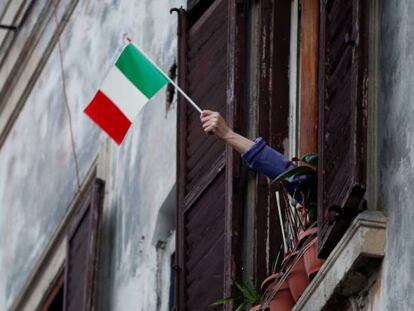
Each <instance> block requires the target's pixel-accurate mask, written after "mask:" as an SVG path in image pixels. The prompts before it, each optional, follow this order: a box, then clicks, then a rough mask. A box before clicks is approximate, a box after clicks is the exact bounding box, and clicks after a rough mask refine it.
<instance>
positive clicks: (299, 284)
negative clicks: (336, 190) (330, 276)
mask: <svg viewBox="0 0 414 311" xmlns="http://www.w3.org/2000/svg"><path fill="white" fill-rule="evenodd" d="M291 162H296V163H298V164H299V163H301V164H302V165H296V166H293V167H291V168H290V169H288V170H286V171H285V172H283V173H282V174H280V175H279V176H277V177H276V178H275V179H274V180H273V183H276V184H278V185H279V186H280V188H281V189H282V195H283V198H284V199H285V206H286V210H285V216H286V220H287V222H288V223H289V225H288V226H287V228H288V230H289V231H290V232H288V233H289V235H290V236H291V237H292V240H293V242H291V243H290V244H289V245H288V243H285V244H286V246H285V248H290V250H289V252H288V251H287V250H285V252H286V253H289V256H287V258H286V261H289V260H287V259H288V258H289V257H292V256H293V254H296V255H295V256H296V257H297V258H296V260H293V262H294V264H293V266H292V267H291V269H290V274H291V276H290V277H289V278H288V280H290V281H291V282H290V285H291V292H292V296H293V298H294V299H295V300H297V299H298V298H299V297H300V294H301V293H302V292H303V290H304V288H306V286H307V285H306V286H305V284H306V280H305V279H304V277H303V273H302V271H303V270H305V271H306V274H307V277H308V279H312V278H313V277H314V275H315V274H316V273H317V271H319V268H320V267H321V265H322V264H323V261H322V260H320V259H318V258H317V232H318V228H317V226H316V222H317V163H318V155H317V154H316V153H309V154H306V155H305V156H303V157H302V158H301V159H299V158H293V159H292V161H291ZM286 181H288V182H289V186H291V187H290V191H289V192H290V200H289V199H288V193H287V190H286V187H285V184H286V183H285V182H286ZM292 185H293V190H292ZM277 196H279V195H278V194H277ZM278 204H280V203H279V202H278ZM279 211H280V207H279ZM279 218H282V213H281V212H279ZM281 225H282V233H283V234H284V235H286V233H284V231H286V230H285V226H283V224H282V223H281ZM284 239H285V238H284ZM288 246H290V247H288ZM291 261H292V260H291Z"/></svg>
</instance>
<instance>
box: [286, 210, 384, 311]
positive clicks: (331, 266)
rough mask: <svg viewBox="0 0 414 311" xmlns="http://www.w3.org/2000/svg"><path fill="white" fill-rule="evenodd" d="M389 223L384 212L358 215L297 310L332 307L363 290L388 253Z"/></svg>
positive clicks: (295, 308)
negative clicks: (386, 238)
mask: <svg viewBox="0 0 414 311" xmlns="http://www.w3.org/2000/svg"><path fill="white" fill-rule="evenodd" d="M386 223H387V219H386V217H385V216H384V214H383V213H381V212H376V211H375V212H374V211H366V212H363V213H361V214H360V215H358V216H357V217H356V219H355V220H354V221H353V222H352V224H351V226H350V227H349V229H348V230H347V232H346V233H345V235H344V236H343V238H342V239H341V241H340V242H339V243H338V245H337V246H336V247H335V249H334V250H333V251H332V253H331V255H330V256H329V257H328V259H327V260H326V262H325V263H324V265H323V266H322V268H321V270H320V271H319V273H318V274H317V275H316V276H315V278H314V279H313V280H312V282H311V283H310V285H309V286H308V288H307V289H306V290H305V292H304V293H303V295H302V297H301V298H300V299H299V300H298V302H297V303H296V305H295V307H294V308H293V311H301V310H303V311H305V310H306V311H321V310H324V309H325V310H326V309H328V307H330V308H329V309H332V303H334V301H336V300H337V299H338V298H339V299H341V298H342V297H347V296H350V295H352V294H354V293H356V292H358V291H360V290H361V289H362V287H363V286H364V285H365V282H364V281H366V280H368V278H369V276H370V274H372V273H374V271H373V269H376V268H377V267H378V266H379V263H380V262H381V260H382V258H383V257H384V254H385V253H384V251H385V230H386Z"/></svg>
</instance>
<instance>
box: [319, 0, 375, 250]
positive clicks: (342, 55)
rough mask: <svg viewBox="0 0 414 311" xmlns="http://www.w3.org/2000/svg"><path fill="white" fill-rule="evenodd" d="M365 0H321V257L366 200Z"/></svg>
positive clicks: (330, 247) (337, 238)
mask: <svg viewBox="0 0 414 311" xmlns="http://www.w3.org/2000/svg"><path fill="white" fill-rule="evenodd" d="M364 2H366V1H363V0H347V1H343V0H329V1H325V0H322V1H321V14H320V17H321V19H320V21H321V24H320V42H321V43H320V62H319V64H320V66H319V129H318V132H319V134H318V136H319V137H318V140H319V142H318V144H319V147H318V149H319V155H320V158H319V177H318V182H319V185H318V198H319V203H318V205H319V207H318V212H319V226H320V229H321V234H320V256H321V257H326V256H327V255H328V254H329V253H330V251H331V250H332V249H333V247H334V246H335V245H336V244H337V242H338V241H339V239H340V238H341V236H342V234H343V233H344V231H345V230H346V228H347V226H348V224H349V222H350V221H351V219H352V217H353V216H354V215H355V213H356V212H357V210H358V209H359V208H360V206H361V202H363V200H362V198H363V195H364V189H365V179H366V178H365V167H366V164H365V161H366V138H365V137H366V102H367V96H366V93H367V92H366V91H367V90H366V85H367V66H366V64H367V60H366V51H367V49H366V45H367V38H366V33H367V32H366V26H365V23H366V18H365V15H364V12H365V9H364V5H365V4H364Z"/></svg>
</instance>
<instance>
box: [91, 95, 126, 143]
mask: <svg viewBox="0 0 414 311" xmlns="http://www.w3.org/2000/svg"><path fill="white" fill-rule="evenodd" d="M84 112H85V113H86V114H87V115H88V116H89V117H90V118H91V119H92V121H94V122H95V123H96V124H97V125H98V126H99V127H100V128H101V129H103V130H104V131H105V132H106V133H108V135H109V136H111V138H112V139H113V140H115V142H116V143H117V144H118V145H120V144H121V143H122V141H123V140H124V138H125V135H126V133H127V131H128V129H129V127H130V126H131V121H129V120H128V118H127V117H126V116H125V115H124V114H123V113H122V111H121V110H119V108H118V107H117V106H116V105H115V104H114V103H113V102H112V101H111V100H110V99H109V98H108V97H107V96H106V95H105V94H104V93H102V92H101V91H98V92H97V93H96V95H95V97H94V98H93V99H92V101H91V103H90V104H89V105H88V106H87V107H86V108H85V110H84Z"/></svg>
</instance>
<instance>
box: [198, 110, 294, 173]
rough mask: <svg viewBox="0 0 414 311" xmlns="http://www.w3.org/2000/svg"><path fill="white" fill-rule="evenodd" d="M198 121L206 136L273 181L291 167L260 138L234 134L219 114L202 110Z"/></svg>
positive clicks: (285, 159)
mask: <svg viewBox="0 0 414 311" xmlns="http://www.w3.org/2000/svg"><path fill="white" fill-rule="evenodd" d="M200 119H201V123H202V126H203V129H204V131H205V132H206V133H207V134H209V135H215V136H216V137H217V138H219V139H221V140H222V141H223V142H225V143H226V144H229V145H230V146H231V147H233V148H234V149H236V150H237V151H238V152H239V153H240V154H241V155H242V158H243V160H244V161H245V162H246V163H247V165H248V166H249V167H250V168H251V169H253V170H255V171H257V172H259V173H261V174H263V175H266V176H267V177H269V178H271V179H274V178H275V177H276V176H278V175H279V174H281V173H282V172H284V171H285V170H286V169H288V168H289V167H290V165H292V164H290V163H289V161H288V160H287V158H286V157H285V156H284V155H283V154H281V153H280V152H278V151H276V150H275V149H273V148H271V147H269V146H268V145H267V144H266V142H265V141H264V140H263V139H262V138H258V139H256V140H255V141H252V140H250V139H248V138H246V137H243V136H242V135H240V134H238V133H235V132H234V131H233V130H232V129H230V128H229V127H228V126H227V124H226V121H225V120H224V119H223V117H222V116H221V115H220V113H218V112H215V111H210V110H204V111H203V112H202V113H201V115H200Z"/></svg>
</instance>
